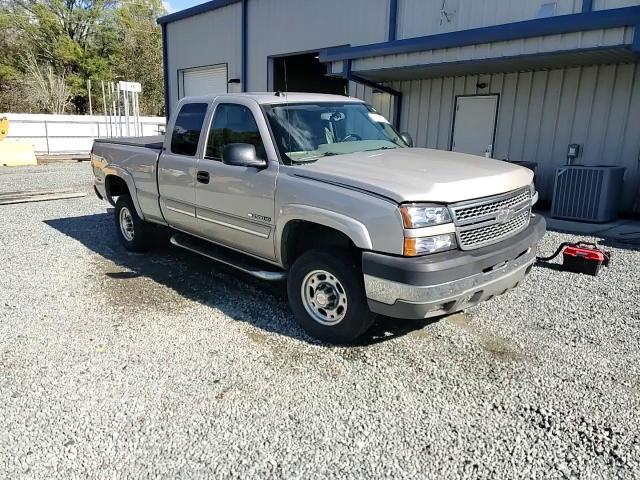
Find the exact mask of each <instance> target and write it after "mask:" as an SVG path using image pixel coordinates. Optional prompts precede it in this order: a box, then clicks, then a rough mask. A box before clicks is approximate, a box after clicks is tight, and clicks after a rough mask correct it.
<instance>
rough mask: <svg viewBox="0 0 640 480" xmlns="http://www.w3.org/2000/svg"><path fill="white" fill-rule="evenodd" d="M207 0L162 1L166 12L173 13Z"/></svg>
mask: <svg viewBox="0 0 640 480" xmlns="http://www.w3.org/2000/svg"><path fill="white" fill-rule="evenodd" d="M206 1H207V0H165V1H163V2H162V3H163V4H164V8H166V9H167V12H169V13H173V12H177V11H178V10H184V9H185V8H189V7H193V6H194V5H198V4H200V3H205V2H206Z"/></svg>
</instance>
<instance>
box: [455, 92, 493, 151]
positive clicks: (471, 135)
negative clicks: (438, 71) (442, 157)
mask: <svg viewBox="0 0 640 480" xmlns="http://www.w3.org/2000/svg"><path fill="white" fill-rule="evenodd" d="M497 114H498V96H497V95H477V96H472V97H458V98H457V100H456V113H455V123H454V125H453V140H452V142H451V150H453V151H454V152H462V153H471V154H472V155H481V156H493V138H494V134H495V128H496V115H497Z"/></svg>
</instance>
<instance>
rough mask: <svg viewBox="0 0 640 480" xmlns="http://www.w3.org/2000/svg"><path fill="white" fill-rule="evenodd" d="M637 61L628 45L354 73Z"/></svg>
mask: <svg viewBox="0 0 640 480" xmlns="http://www.w3.org/2000/svg"><path fill="white" fill-rule="evenodd" d="M637 60H638V55H637V54H636V53H634V52H633V51H632V49H631V47H630V46H629V45H619V46H615V47H602V48H590V49H583V50H567V51H556V52H550V53H543V54H535V55H518V56H512V57H499V58H490V59H481V60H464V61H459V62H444V63H435V64H426V65H412V66H400V67H394V66H390V65H389V66H383V67H382V68H376V69H372V70H366V69H365V70H360V69H357V68H356V69H354V70H353V73H355V74H357V75H358V76H359V77H362V78H365V79H367V80H370V81H372V82H391V81H396V80H418V79H425V78H434V77H444V76H458V75H471V74H491V73H510V72H524V71H534V70H551V69H554V68H565V67H578V66H584V65H595V64H613V63H629V62H634V61H637Z"/></svg>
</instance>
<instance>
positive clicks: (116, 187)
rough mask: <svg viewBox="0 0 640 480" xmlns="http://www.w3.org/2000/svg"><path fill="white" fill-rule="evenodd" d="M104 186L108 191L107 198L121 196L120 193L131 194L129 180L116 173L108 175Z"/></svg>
mask: <svg viewBox="0 0 640 480" xmlns="http://www.w3.org/2000/svg"><path fill="white" fill-rule="evenodd" d="M104 188H105V191H106V192H107V198H113V197H119V196H120V195H129V187H128V186H127V182H125V181H124V180H123V179H122V178H120V177H117V176H115V175H107V178H105V181H104Z"/></svg>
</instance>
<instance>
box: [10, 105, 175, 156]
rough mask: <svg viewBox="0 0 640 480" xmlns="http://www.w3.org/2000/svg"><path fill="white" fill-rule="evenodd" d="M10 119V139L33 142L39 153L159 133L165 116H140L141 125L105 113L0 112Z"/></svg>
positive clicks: (84, 149)
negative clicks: (110, 138)
mask: <svg viewBox="0 0 640 480" xmlns="http://www.w3.org/2000/svg"><path fill="white" fill-rule="evenodd" d="M2 117H7V118H8V119H9V134H8V135H7V138H15V139H19V140H20V141H24V142H30V143H32V144H33V146H34V149H35V151H36V153H38V154H51V155H54V154H62V153H76V154H77V153H89V151H91V145H92V143H93V139H94V138H98V137H127V136H135V135H136V132H137V133H138V134H140V135H144V136H146V135H159V134H161V133H164V128H165V118H164V117H139V120H140V122H139V124H138V128H137V129H136V123H135V120H134V119H133V118H131V117H129V129H128V131H127V121H126V119H125V117H121V120H120V122H118V117H109V116H106V117H105V116H102V115H94V116H93V117H90V116H89V115H47V114H27V113H0V118H2Z"/></svg>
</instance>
